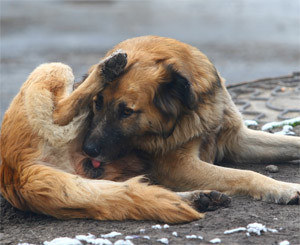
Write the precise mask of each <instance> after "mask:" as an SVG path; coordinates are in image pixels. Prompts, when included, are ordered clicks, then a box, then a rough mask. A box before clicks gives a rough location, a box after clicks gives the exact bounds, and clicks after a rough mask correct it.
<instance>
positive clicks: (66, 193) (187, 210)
mask: <svg viewBox="0 0 300 245" xmlns="http://www.w3.org/2000/svg"><path fill="white" fill-rule="evenodd" d="M0 180H1V191H2V195H3V196H4V197H5V198H6V199H7V200H8V201H9V202H10V203H11V204H12V205H13V206H15V207H17V208H19V209H21V210H30V211H33V212H37V213H43V214H46V215H51V216H54V217H57V218H60V219H68V218H93V219H97V220H125V219H134V220H157V221H162V222H167V223H180V222H189V221H193V220H197V219H199V218H202V217H203V214H201V213H198V212H197V211H196V210H194V209H193V208H192V207H190V206H189V205H188V204H187V203H186V202H184V201H182V200H181V199H180V197H179V196H177V195H176V194H175V193H174V192H171V191H168V190H166V189H163V188H161V187H159V186H152V185H148V184H146V183H142V181H141V177H136V178H133V179H130V180H128V181H126V182H112V181H106V180H89V179H84V178H81V177H79V176H76V175H72V174H69V173H66V172H63V171H60V170H57V169H54V168H52V167H48V166H44V165H27V166H26V167H25V168H23V169H15V170H13V169H11V168H9V167H8V166H6V165H5V163H2V165H1V166H0Z"/></svg>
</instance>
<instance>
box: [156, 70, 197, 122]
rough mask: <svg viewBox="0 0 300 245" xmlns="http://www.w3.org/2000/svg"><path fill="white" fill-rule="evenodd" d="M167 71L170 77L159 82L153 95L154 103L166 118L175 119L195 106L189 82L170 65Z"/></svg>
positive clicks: (193, 94)
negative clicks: (165, 80)
mask: <svg viewBox="0 0 300 245" xmlns="http://www.w3.org/2000/svg"><path fill="white" fill-rule="evenodd" d="M168 71H169V72H170V78H171V79H170V80H168V81H167V82H162V83H160V85H159V86H158V88H157V90H156V94H155V97H154V105H155V106H156V107H157V108H158V109H159V111H160V112H161V113H162V114H163V116H164V117H165V118H166V119H167V120H169V119H177V118H178V117H179V116H180V115H181V114H182V112H183V111H186V110H193V109H194V108H195V106H196V95H195V93H194V91H193V88H192V85H191V83H190V82H189V81H188V80H187V79H186V78H185V77H184V76H182V75H181V74H180V73H179V72H177V71H175V70H174V69H173V68H172V67H171V66H170V67H168Z"/></svg>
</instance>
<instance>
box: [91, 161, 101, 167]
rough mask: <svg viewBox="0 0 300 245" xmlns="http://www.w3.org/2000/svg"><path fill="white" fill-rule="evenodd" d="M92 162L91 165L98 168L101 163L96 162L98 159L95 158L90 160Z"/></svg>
mask: <svg viewBox="0 0 300 245" xmlns="http://www.w3.org/2000/svg"><path fill="white" fill-rule="evenodd" d="M92 163H93V167H94V168H99V167H100V165H101V163H100V162H98V161H96V160H92Z"/></svg>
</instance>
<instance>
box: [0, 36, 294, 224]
mask: <svg viewBox="0 0 300 245" xmlns="http://www.w3.org/2000/svg"><path fill="white" fill-rule="evenodd" d="M118 48H123V49H124V50H125V51H126V52H127V53H128V58H129V59H128V60H129V61H128V64H127V65H126V67H125V71H124V73H123V74H121V73H122V71H123V68H124V67H123V66H124V65H125V64H126V63H125V64H124V62H123V63H122V62H121V63H118V62H116V61H118V59H119V58H120V57H121V60H122V57H123V58H124V55H121V56H120V53H117V54H113V52H114V51H115V50H116V49H118ZM110 55H112V56H110ZM107 57H108V58H107V59H106V60H105V61H102V62H100V64H97V65H95V66H93V67H92V68H91V69H90V72H89V75H88V76H87V78H86V79H85V80H84V81H83V83H82V84H81V85H80V86H79V87H78V88H77V89H76V90H74V91H73V92H71V91H72V86H73V74H72V72H71V69H70V68H69V67H68V66H66V65H63V64H60V63H52V64H45V65H42V66H40V67H38V68H37V69H36V70H34V71H33V73H32V74H31V75H30V76H29V78H28V80H27V81H26V82H25V84H24V85H23V87H22V88H21V90H20V92H19V94H18V95H17V96H16V97H15V99H14V100H13V102H12V104H11V105H10V108H9V109H8V110H7V112H6V113H5V116H4V120H3V123H2V128H1V140H0V144H1V145H0V147H1V160H2V165H1V166H0V183H1V192H2V195H3V196H4V197H5V198H6V199H7V200H8V201H9V202H10V203H11V204H12V205H14V206H15V207H17V208H19V209H21V210H31V211H34V212H38V213H44V214H48V215H52V216H54V217H58V218H94V219H99V220H105V219H115V220H123V219H137V220H140V219H154V220H160V221H164V222H171V223H176V222H185V221H192V220H195V219H199V218H201V217H203V215H202V214H201V213H199V212H197V211H196V210H195V209H193V208H192V207H191V206H190V205H192V206H193V207H197V208H198V209H208V210H209V209H214V208H215V207H216V206H218V205H227V204H228V202H229V199H228V198H227V197H226V195H222V194H219V193H216V192H210V191H203V192H200V191H193V192H185V193H177V194H176V193H174V192H171V191H168V190H166V189H163V188H161V187H158V186H153V185H152V186H149V185H147V184H145V183H141V181H140V180H141V178H139V177H137V178H133V179H130V180H128V181H125V182H111V181H107V180H90V179H86V178H82V177H80V176H78V175H82V176H83V177H87V176H88V177H90V178H103V177H104V178H106V179H113V180H123V179H126V178H128V177H131V176H134V175H137V174H140V173H143V172H145V171H146V169H148V171H149V176H150V177H151V178H152V179H153V180H154V181H155V182H157V183H159V184H162V185H165V186H166V187H168V188H172V189H173V190H178V191H185V190H196V189H210V190H213V189H216V190H219V191H223V192H226V193H228V194H239V193H243V194H248V195H251V196H253V197H255V198H260V199H263V200H268V201H274V202H279V203H296V202H299V190H300V188H299V185H298V184H291V183H284V182H279V181H275V180H273V179H270V178H267V177H265V176H262V175H259V174H257V173H254V172H251V171H242V170H233V169H227V168H222V167H218V166H214V165H212V164H211V163H213V162H214V161H218V160H221V159H222V158H228V159H232V160H235V161H244V162H246V161H253V162H254V161H255V162H257V161H260V162H263V161H275V160H277V161H279V160H292V159H297V158H299V147H300V141H299V138H296V137H284V136H274V135H270V134H266V133H262V132H255V131H251V130H249V129H247V128H245V127H244V126H243V124H242V120H241V117H240V114H239V113H238V112H237V110H236V108H235V107H234V105H233V103H232V101H231V100H230V97H229V95H228V93H227V91H226V89H225V87H224V84H223V82H222V81H221V80H220V78H219V76H218V73H217V72H216V70H215V68H214V67H213V65H212V64H211V63H210V62H209V60H208V59H207V58H206V57H205V56H204V55H203V54H202V53H200V51H198V50H197V49H195V48H193V47H191V46H189V45H186V44H183V43H180V42H178V41H175V40H172V39H165V38H159V37H141V38H136V39H131V40H128V41H125V42H123V43H121V44H120V45H118V46H117V47H116V48H115V49H114V50H112V51H111V52H109V53H108V55H107ZM116 57H117V58H116ZM120 64H121V65H120ZM122 64H123V66H122ZM120 67H121V68H122V69H120ZM120 74H121V76H120V77H119V78H118V75H120ZM112 80H114V81H112ZM103 89H104V90H103ZM102 90H103V91H102ZM101 91H102V92H101ZM98 92H100V93H98ZM97 93H98V94H97ZM96 95H97V96H96ZM92 98H94V102H93V104H94V105H93V115H92V119H91V120H92V121H91V124H90V125H89V122H90V115H89V111H90V109H89V104H91V103H92ZM82 141H84V144H83V150H84V151H85V152H86V153H87V154H88V155H90V156H91V157H90V159H87V158H86V156H84V155H82V151H81V144H82ZM124 156H125V158H123V157H124ZM112 160H114V161H113V163H111V164H105V162H110V161H112ZM94 163H95V165H94ZM99 164H101V165H103V166H104V168H102V167H101V168H99V167H98V165H99ZM121 166H125V167H128V168H129V170H127V171H125V172H126V173H125V174H124V172H123V169H122V167H121ZM123 168H124V167H123ZM100 170H101V171H100ZM131 170H132V171H131ZM102 171H104V172H103V173H102ZM145 173H146V172H145ZM124 175H125V176H124ZM202 206H203V208H202Z"/></svg>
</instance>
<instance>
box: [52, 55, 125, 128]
mask: <svg viewBox="0 0 300 245" xmlns="http://www.w3.org/2000/svg"><path fill="white" fill-rule="evenodd" d="M126 64H127V55H126V53H123V52H122V51H121V50H118V51H116V52H114V53H113V54H112V55H110V56H108V57H107V58H105V59H104V60H102V61H100V63H99V64H97V65H95V66H94V67H93V69H92V71H91V73H90V74H89V75H88V77H87V78H86V79H85V80H84V82H83V83H82V84H80V85H79V86H78V88H77V89H75V90H74V91H73V92H72V93H71V94H70V95H66V97H65V98H63V99H61V100H60V101H58V103H57V105H56V107H55V110H54V112H53V118H54V123H56V124H58V125H61V126H63V125H67V124H68V123H69V122H70V121H71V120H72V119H73V118H74V116H75V115H76V114H77V113H78V111H79V110H80V109H82V108H83V107H84V106H87V105H88V104H89V103H90V102H91V100H92V98H93V97H94V96H95V95H96V94H97V93H99V92H100V91H101V90H102V89H103V88H104V86H105V84H106V83H107V82H111V81H113V80H114V79H116V78H117V77H118V76H119V75H120V74H121V73H122V72H123V71H124V68H125V66H126Z"/></svg>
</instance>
